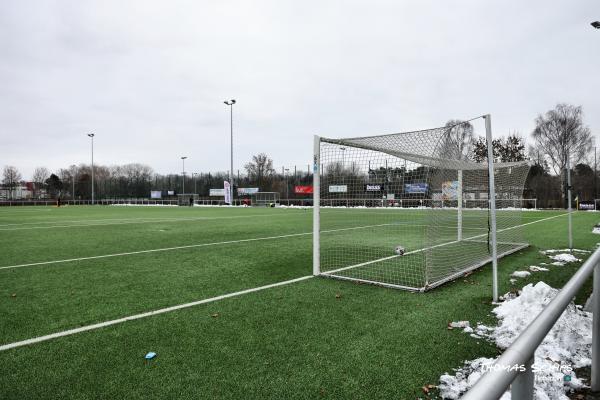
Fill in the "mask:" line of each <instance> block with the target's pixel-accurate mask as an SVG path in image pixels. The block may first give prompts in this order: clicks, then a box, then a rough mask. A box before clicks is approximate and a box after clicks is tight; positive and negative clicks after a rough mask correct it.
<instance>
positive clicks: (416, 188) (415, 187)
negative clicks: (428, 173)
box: [404, 183, 429, 193]
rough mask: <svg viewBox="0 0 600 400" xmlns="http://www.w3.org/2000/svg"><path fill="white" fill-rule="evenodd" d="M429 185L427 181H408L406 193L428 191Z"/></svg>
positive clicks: (405, 187) (405, 186)
mask: <svg viewBox="0 0 600 400" xmlns="http://www.w3.org/2000/svg"><path fill="white" fill-rule="evenodd" d="M428 188H429V185H428V184H427V183H406V184H404V192H406V193H427V189H428Z"/></svg>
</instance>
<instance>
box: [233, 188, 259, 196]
mask: <svg viewBox="0 0 600 400" xmlns="http://www.w3.org/2000/svg"><path fill="white" fill-rule="evenodd" d="M237 193H238V195H239V196H244V195H248V194H254V193H258V188H238V189H237Z"/></svg>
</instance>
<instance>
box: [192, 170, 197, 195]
mask: <svg viewBox="0 0 600 400" xmlns="http://www.w3.org/2000/svg"><path fill="white" fill-rule="evenodd" d="M197 176H198V173H197V172H192V178H193V179H194V194H198V192H197V191H196V177H197Z"/></svg>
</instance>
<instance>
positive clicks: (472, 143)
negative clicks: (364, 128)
mask: <svg viewBox="0 0 600 400" xmlns="http://www.w3.org/2000/svg"><path fill="white" fill-rule="evenodd" d="M446 128H447V132H446V135H445V136H444V143H442V144H441V147H442V155H443V152H446V154H445V155H446V156H447V157H448V158H451V159H457V157H458V159H465V160H470V161H475V162H485V161H486V160H487V142H486V139H485V138H484V137H475V135H474V129H473V126H472V125H471V123H470V122H464V121H460V120H450V121H448V122H447V123H446ZM531 137H532V139H533V143H532V144H531V145H530V146H529V147H528V148H526V144H525V140H524V138H523V136H522V135H521V134H520V133H519V132H509V133H508V135H507V136H505V137H498V138H496V139H494V140H493V141H492V149H493V157H494V161H496V162H512V161H523V160H529V161H530V162H531V165H532V167H531V169H530V172H529V175H528V177H527V182H526V187H525V194H524V197H526V198H537V199H538V206H540V207H558V206H564V205H565V197H566V196H565V192H566V167H567V158H568V156H569V155H570V168H571V174H572V181H573V184H572V186H573V191H574V196H578V197H579V199H586V200H592V199H595V198H596V197H597V180H598V174H597V171H596V169H595V165H594V164H592V162H591V161H593V160H594V157H593V156H595V148H594V147H593V142H592V134H591V131H590V129H589V128H588V127H587V126H586V125H585V123H584V121H583V109H582V108H581V107H580V106H572V105H569V104H558V105H557V106H556V107H555V108H554V109H552V110H549V111H547V112H546V113H544V114H539V115H538V116H537V117H536V118H535V128H534V130H533V132H532V133H531ZM593 153H594V154H593ZM328 168H329V169H330V173H335V174H337V175H339V176H344V175H346V176H348V177H350V176H353V175H356V174H357V173H358V172H357V171H356V169H357V168H356V165H353V164H352V163H351V162H350V163H349V164H348V165H341V164H340V165H335V163H334V164H332V165H330V166H329V167H328ZM336 168H337V171H334V170H335V169H336ZM368 174H370V175H374V176H376V177H377V176H386V177H388V178H389V177H392V178H393V177H396V178H399V177H402V181H403V182H410V181H413V180H415V179H416V178H415V179H412V178H411V177H416V176H423V175H422V171H417V170H409V171H407V170H402V168H396V167H394V168H391V167H390V168H389V169H386V168H383V167H378V168H377V169H374V170H371V169H370V168H369V171H368ZM91 175H92V174H91V166H90V165H88V164H80V165H71V166H69V167H67V168H61V169H59V170H58V171H55V172H53V173H52V172H50V171H49V170H48V169H47V168H45V167H38V168H36V169H35V170H34V172H33V175H32V177H31V181H30V182H31V183H30V186H31V187H30V189H31V192H32V196H33V197H34V198H38V197H40V196H42V195H43V196H46V197H50V198H57V197H62V198H64V199H71V198H74V199H89V198H91V180H92V179H91ZM228 177H229V174H228V172H208V173H197V174H196V173H194V174H192V175H190V174H186V176H185V177H182V176H181V174H157V173H155V172H154V171H153V169H152V168H151V167H150V166H148V165H144V164H139V163H130V164H125V165H117V166H102V165H95V166H94V193H95V196H96V198H147V197H148V196H149V194H150V191H152V190H161V191H166V190H173V191H176V192H177V193H182V192H183V191H184V186H185V192H187V193H196V194H198V195H200V196H201V197H205V196H208V195H209V189H212V188H222V187H223V181H224V180H228ZM234 182H235V186H237V187H258V188H260V190H261V191H273V192H279V193H280V194H281V196H282V197H288V198H295V197H297V196H296V194H295V193H294V186H296V185H311V184H312V175H311V173H310V171H309V170H308V168H307V169H304V168H296V167H294V169H293V170H291V169H285V168H283V169H282V170H281V171H276V170H275V168H274V166H273V161H272V159H271V158H270V157H269V156H268V155H266V154H264V153H260V154H257V155H254V156H252V158H251V160H249V161H248V162H247V163H246V164H245V165H244V169H243V171H242V173H241V174H240V172H239V171H237V174H236V176H234ZM22 183H23V177H22V175H21V173H20V172H19V171H18V169H17V168H16V167H14V166H5V167H4V169H3V174H2V184H3V187H4V189H5V191H7V192H8V196H7V197H13V194H14V191H15V189H16V188H17V187H18V186H20V185H22ZM300 196H304V197H305V196H306V195H300Z"/></svg>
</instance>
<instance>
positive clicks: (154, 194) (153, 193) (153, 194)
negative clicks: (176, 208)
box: [150, 190, 162, 199]
mask: <svg viewBox="0 0 600 400" xmlns="http://www.w3.org/2000/svg"><path fill="white" fill-rule="evenodd" d="M150 198H151V199H162V192H161V191H160V190H151V191H150Z"/></svg>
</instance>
